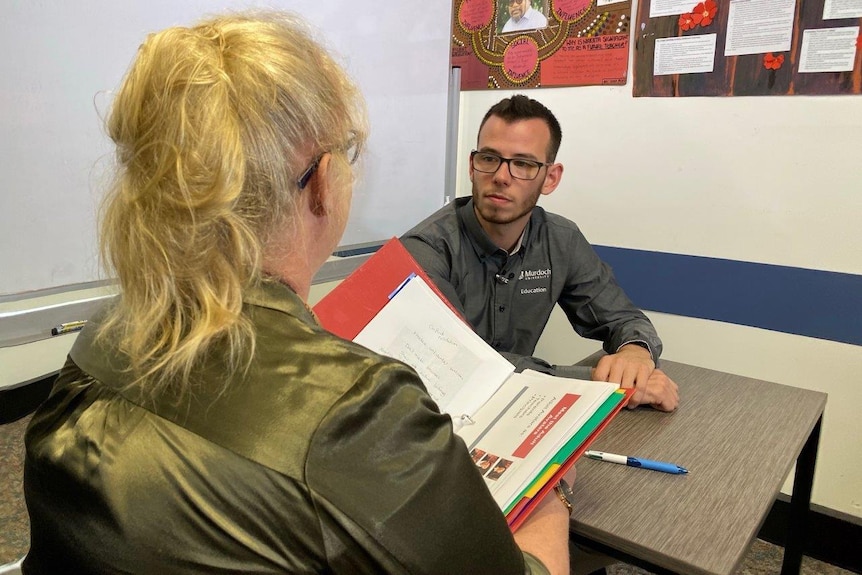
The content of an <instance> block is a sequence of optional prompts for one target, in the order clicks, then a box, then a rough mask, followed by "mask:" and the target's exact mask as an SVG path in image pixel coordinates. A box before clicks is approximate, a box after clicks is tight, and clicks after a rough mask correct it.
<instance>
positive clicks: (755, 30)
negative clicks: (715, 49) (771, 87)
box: [724, 0, 796, 56]
mask: <svg viewBox="0 0 862 575" xmlns="http://www.w3.org/2000/svg"><path fill="white" fill-rule="evenodd" d="M795 14H796V0H730V11H729V12H728V16H727V41H726V42H725V44H724V55H725V56H741V55H743V54H764V53H766V52H787V51H788V50H790V42H791V40H792V39H793V16H794V15H795Z"/></svg>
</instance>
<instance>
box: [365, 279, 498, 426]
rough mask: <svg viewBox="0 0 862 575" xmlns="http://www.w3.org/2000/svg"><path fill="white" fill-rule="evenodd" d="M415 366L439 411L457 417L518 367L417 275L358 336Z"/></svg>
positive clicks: (375, 348)
mask: <svg viewBox="0 0 862 575" xmlns="http://www.w3.org/2000/svg"><path fill="white" fill-rule="evenodd" d="M353 341H355V342H356V343H358V344H360V345H364V346H365V347H367V348H369V349H371V350H373V351H376V352H377V353H380V354H383V355H387V356H389V357H394V358H395V359H399V360H401V361H403V362H404V363H406V364H407V365H409V366H410V367H412V368H413V369H415V370H416V372H417V373H418V374H419V376H420V377H421V378H422V382H423V383H424V384H425V387H426V388H427V389H428V393H429V395H431V398H432V399H433V400H434V401H435V402H437V405H438V406H439V407H440V410H441V411H443V412H444V413H448V414H449V415H451V416H452V419H453V420H456V427H457V425H458V420H459V419H460V417H461V415H462V414H468V415H470V414H473V413H475V412H476V410H478V409H479V407H481V406H482V404H483V403H485V401H486V400H487V398H488V397H490V396H491V395H492V394H493V393H494V391H496V390H497V388H498V387H499V386H500V385H501V384H502V383H503V381H504V380H505V379H506V378H507V377H508V376H509V374H511V373H512V372H513V371H515V367H514V366H513V365H512V364H511V363H509V362H508V361H507V360H506V358H504V357H503V356H501V355H500V354H499V353H497V352H496V351H495V350H494V349H493V348H492V347H491V346H489V345H488V344H487V343H485V342H484V341H483V340H482V338H480V337H479V336H478V335H476V333H475V332H474V331H473V330H472V329H470V327H469V326H468V325H467V324H465V323H464V322H463V321H461V320H460V319H459V318H458V317H457V316H456V315H455V314H454V312H453V311H452V310H451V309H449V307H448V306H447V305H446V304H445V303H443V302H442V301H441V300H440V298H439V297H438V296H437V294H435V293H434V292H433V291H432V290H431V288H430V287H428V284H426V283H425V282H424V281H423V280H422V278H420V277H414V278H413V279H411V280H410V281H409V282H407V285H405V286H404V287H403V288H402V289H401V291H399V292H398V293H397V294H396V295H395V297H393V298H392V300H390V301H389V303H387V304H386V305H385V306H384V307H383V309H382V310H381V311H380V312H379V313H378V314H377V315H376V316H375V317H374V319H372V320H371V321H370V322H369V323H368V325H366V326H365V328H363V329H362V331H361V332H359V334H358V335H357V336H356V337H355V338H354V340H353Z"/></svg>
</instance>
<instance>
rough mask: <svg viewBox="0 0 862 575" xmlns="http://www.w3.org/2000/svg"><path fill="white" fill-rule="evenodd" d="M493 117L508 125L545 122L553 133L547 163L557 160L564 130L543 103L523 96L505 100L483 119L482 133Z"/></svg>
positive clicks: (480, 125) (519, 95) (492, 107)
mask: <svg viewBox="0 0 862 575" xmlns="http://www.w3.org/2000/svg"><path fill="white" fill-rule="evenodd" d="M491 116H497V117H498V118H500V119H501V120H503V121H504V122H506V123H507V124H510V123H512V122H517V121H519V120H532V119H533V118H538V119H539V120H544V121H545V123H546V124H547V125H548V129H549V130H550V131H551V141H550V143H549V144H548V158H547V160H546V161H548V162H553V161H554V160H555V159H556V157H557V151H559V149H560V142H561V141H562V140H563V130H562V129H561V128H560V123H559V122H558V121H557V118H556V117H555V116H554V114H553V112H551V111H550V110H549V109H548V108H546V107H545V106H544V104H542V103H541V102H537V101H536V100H533V99H532V98H528V97H527V96H524V95H523V94H516V95H514V96H512V97H511V98H504V99H502V100H500V101H499V102H497V103H496V104H494V105H493V106H491V109H490V110H488V112H487V113H486V114H485V117H484V118H482V123H481V124H479V131H480V132H481V131H482V126H484V125H485V122H487V121H488V118H490V117H491Z"/></svg>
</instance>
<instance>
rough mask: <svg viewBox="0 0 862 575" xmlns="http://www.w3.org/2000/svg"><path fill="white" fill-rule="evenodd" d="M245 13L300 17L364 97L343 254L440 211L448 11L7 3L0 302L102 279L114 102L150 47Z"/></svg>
mask: <svg viewBox="0 0 862 575" xmlns="http://www.w3.org/2000/svg"><path fill="white" fill-rule="evenodd" d="M448 4H451V3H448V2H447V3H444V6H445V5H448ZM246 7H260V8H282V9H288V10H292V11H294V12H297V13H299V14H301V15H302V16H303V17H305V19H306V20H308V21H309V22H310V23H311V24H312V25H313V26H314V27H316V28H318V29H319V30H321V31H322V33H323V37H324V39H325V42H326V44H327V46H328V47H329V48H331V49H333V50H334V51H335V52H336V53H337V54H338V56H339V59H340V60H341V61H342V63H343V64H344V66H345V68H346V69H347V70H348V72H349V73H350V74H351V75H352V76H353V77H354V79H356V80H357V82H358V83H359V85H360V87H361V88H362V91H363V93H364V95H365V98H366V100H367V104H368V111H369V118H370V121H371V136H370V138H369V141H368V146H367V148H366V152H365V154H364V156H363V161H362V170H361V176H360V181H359V183H358V184H357V186H356V188H355V189H354V198H353V207H352V212H351V218H350V221H349V222H348V228H347V231H346V233H345V236H344V238H343V240H342V246H344V247H347V246H353V245H357V244H366V243H371V242H377V241H381V240H384V239H388V238H389V237H391V236H393V235H399V234H401V233H402V232H404V231H406V230H407V229H409V228H410V227H411V226H412V225H413V224H415V223H417V222H418V221H420V220H421V219H423V218H424V217H425V216H427V215H428V214H430V213H431V212H432V211H434V210H435V209H436V208H438V207H440V206H441V205H442V203H443V197H444V171H445V139H446V119H447V90H448V78H449V56H448V50H449V27H450V22H451V20H450V18H451V16H450V12H449V10H450V8H451V6H447V7H446V8H444V9H440V10H428V9H427V5H426V4H425V3H420V2H418V1H416V0H411V1H407V2H388V3H385V4H383V3H372V4H370V5H363V4H361V3H356V2H349V1H347V0H326V1H323V0H282V1H279V2H270V3H268V4H260V3H257V4H255V3H251V2H237V1H227V0H222V1H211V0H123V1H122V2H117V1H116V0H82V1H80V2H46V1H37V0H11V1H7V2H4V5H3V16H2V18H0V53H2V54H3V58H0V296H2V295H4V294H23V293H25V292H29V291H33V290H41V289H45V288H57V287H61V286H74V285H75V284H81V283H85V282H92V281H97V280H101V279H107V278H105V277H104V274H103V272H101V271H100V269H99V263H98V256H97V238H96V213H97V209H98V205H99V201H100V198H101V196H102V193H103V190H104V189H105V184H106V182H107V179H108V178H109V176H110V167H111V162H112V156H111V154H112V150H111V146H110V142H109V140H108V138H107V137H106V135H105V133H104V129H103V118H104V117H105V116H106V115H107V111H108V109H109V106H110V102H111V98H112V93H113V92H112V91H113V90H115V89H116V87H117V86H118V85H119V83H120V81H121V79H122V77H123V74H124V73H125V71H126V69H127V68H128V66H129V64H130V63H131V61H132V59H133V58H134V56H135V53H136V50H137V48H138V46H139V45H140V44H141V42H142V41H143V40H144V38H145V37H146V35H147V34H148V33H150V32H153V31H156V30H160V29H163V28H166V27H168V26H173V25H188V24H191V23H194V22H195V21H197V20H199V19H200V18H201V17H202V16H205V15H207V14H212V13H214V12H218V11H221V10H223V9H225V8H228V9H241V8H246Z"/></svg>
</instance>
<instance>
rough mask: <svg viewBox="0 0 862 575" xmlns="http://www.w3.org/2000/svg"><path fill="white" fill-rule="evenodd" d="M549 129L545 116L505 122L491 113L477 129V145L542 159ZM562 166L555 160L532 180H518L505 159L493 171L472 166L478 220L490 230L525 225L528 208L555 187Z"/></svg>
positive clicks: (485, 149) (502, 153)
mask: <svg viewBox="0 0 862 575" xmlns="http://www.w3.org/2000/svg"><path fill="white" fill-rule="evenodd" d="M550 139H551V131H550V129H548V125H547V124H546V123H545V122H544V120H541V119H538V118H531V119H529V120H519V121H515V122H512V123H507V122H505V121H504V120H502V119H501V118H498V117H497V116H491V117H490V118H488V121H487V122H485V125H484V126H482V129H481V130H480V131H479V142H478V147H477V149H478V150H479V151H482V152H493V153H495V154H498V155H500V156H502V157H504V158H524V159H527V160H535V161H537V162H542V163H545V162H547V161H548V157H547V151H548V143H549V142H550ZM561 175H562V166H561V165H560V164H554V165H552V166H546V167H542V168H539V174H538V175H537V176H536V179H534V180H519V179H516V178H513V177H512V174H510V173H509V165H508V164H506V163H505V162H504V163H502V164H500V167H499V168H498V169H497V171H496V172H495V173H493V174H485V173H482V172H477V171H476V170H474V169H473V168H472V166H471V168H470V181H472V182H473V204H474V207H475V210H476V215H477V217H478V218H479V223H481V224H482V227H483V228H484V229H485V230H486V231H488V232H489V233H490V231H491V230H492V229H497V230H500V229H504V228H505V227H507V226H508V225H509V224H519V225H526V223H527V220H528V219H529V217H530V212H531V211H532V210H533V208H534V207H535V205H536V203H537V202H538V201H539V196H540V195H542V194H550V193H551V192H552V191H554V189H555V188H556V187H557V184H558V183H559V179H560V176H561Z"/></svg>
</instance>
